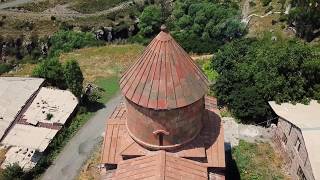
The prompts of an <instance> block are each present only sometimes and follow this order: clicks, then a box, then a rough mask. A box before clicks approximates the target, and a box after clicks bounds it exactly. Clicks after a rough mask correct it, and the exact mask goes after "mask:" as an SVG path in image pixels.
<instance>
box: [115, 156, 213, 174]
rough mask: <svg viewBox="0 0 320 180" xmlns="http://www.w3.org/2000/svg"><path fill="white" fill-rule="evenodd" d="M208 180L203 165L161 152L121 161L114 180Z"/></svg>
mask: <svg viewBox="0 0 320 180" xmlns="http://www.w3.org/2000/svg"><path fill="white" fill-rule="evenodd" d="M128 178H129V179H153V180H164V179H167V180H169V179H184V180H202V179H203V180H207V179H208V172H207V168H206V167H205V166H203V165H202V164H201V163H198V162H195V161H192V160H188V159H183V158H179V157H175V156H174V155H173V154H171V153H167V152H165V151H159V152H158V153H156V154H154V155H149V156H144V157H139V158H134V159H130V160H125V161H121V162H120V163H119V165H118V168H117V171H116V174H115V177H114V179H116V180H120V179H128Z"/></svg>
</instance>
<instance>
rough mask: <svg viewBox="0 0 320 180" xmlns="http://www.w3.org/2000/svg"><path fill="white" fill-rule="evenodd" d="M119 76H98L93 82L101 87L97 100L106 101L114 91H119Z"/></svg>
mask: <svg viewBox="0 0 320 180" xmlns="http://www.w3.org/2000/svg"><path fill="white" fill-rule="evenodd" d="M118 82H119V77H118V76H111V77H108V78H98V79H97V80H96V81H95V84H96V85H97V86H98V87H99V88H101V89H102V93H101V98H100V99H99V102H101V103H106V102H107V101H108V100H109V99H110V98H111V97H112V96H113V95H114V94H115V93H117V92H118V91H119V83H118Z"/></svg>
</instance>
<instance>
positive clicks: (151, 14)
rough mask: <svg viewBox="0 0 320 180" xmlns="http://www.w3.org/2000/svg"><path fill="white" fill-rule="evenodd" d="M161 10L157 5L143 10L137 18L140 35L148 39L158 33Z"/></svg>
mask: <svg viewBox="0 0 320 180" xmlns="http://www.w3.org/2000/svg"><path fill="white" fill-rule="evenodd" d="M161 17H162V16H161V8H160V6H158V5H151V6H148V7H146V8H144V10H143V12H142V13H141V15H140V17H139V20H140V22H139V24H138V27H139V29H140V33H141V34H142V35H143V36H145V37H147V38H150V37H152V36H154V35H155V34H157V33H159V32H160V26H161Z"/></svg>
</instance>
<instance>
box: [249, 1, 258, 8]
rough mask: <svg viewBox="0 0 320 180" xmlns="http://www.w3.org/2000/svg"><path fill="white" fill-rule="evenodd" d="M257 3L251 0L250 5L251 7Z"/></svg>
mask: <svg viewBox="0 0 320 180" xmlns="http://www.w3.org/2000/svg"><path fill="white" fill-rule="evenodd" d="M256 5H257V4H256V3H255V2H254V1H250V2H249V6H250V7H254V6H256Z"/></svg>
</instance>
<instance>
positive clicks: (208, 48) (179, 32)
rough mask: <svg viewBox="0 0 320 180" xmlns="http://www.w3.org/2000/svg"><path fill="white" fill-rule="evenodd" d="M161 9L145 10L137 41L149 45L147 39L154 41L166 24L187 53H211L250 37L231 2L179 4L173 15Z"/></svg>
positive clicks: (185, 0)
mask: <svg viewBox="0 0 320 180" xmlns="http://www.w3.org/2000/svg"><path fill="white" fill-rule="evenodd" d="M161 7H162V8H161ZM161 7H160V6H159V5H151V6H148V7H146V8H145V9H144V10H143V12H142V14H141V16H140V17H139V24H138V27H139V29H140V32H139V33H138V35H136V36H135V37H134V38H133V39H134V41H137V42H142V43H146V41H145V39H144V38H147V39H150V38H152V37H154V36H155V35H156V34H157V33H159V31H160V26H161V24H163V23H165V24H166V25H167V26H168V28H169V30H170V32H171V34H172V35H173V36H174V37H175V38H176V40H177V41H178V42H179V43H180V44H181V45H182V47H183V48H184V49H186V50H187V51H189V52H197V53H208V52H209V53H211V52H212V51H214V50H215V49H216V48H217V47H219V46H221V45H223V44H224V43H226V42H229V41H231V40H233V39H236V38H239V37H241V36H243V35H244V34H245V33H246V29H245V26H244V24H242V23H241V21H240V10H239V8H238V5H237V4H236V3H234V2H233V1H231V0H230V1H219V0H177V1H175V2H174V8H173V10H172V11H171V9H170V8H168V7H167V6H166V5H165V4H163V3H162V6H161ZM161 9H162V11H165V12H163V13H161Z"/></svg>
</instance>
